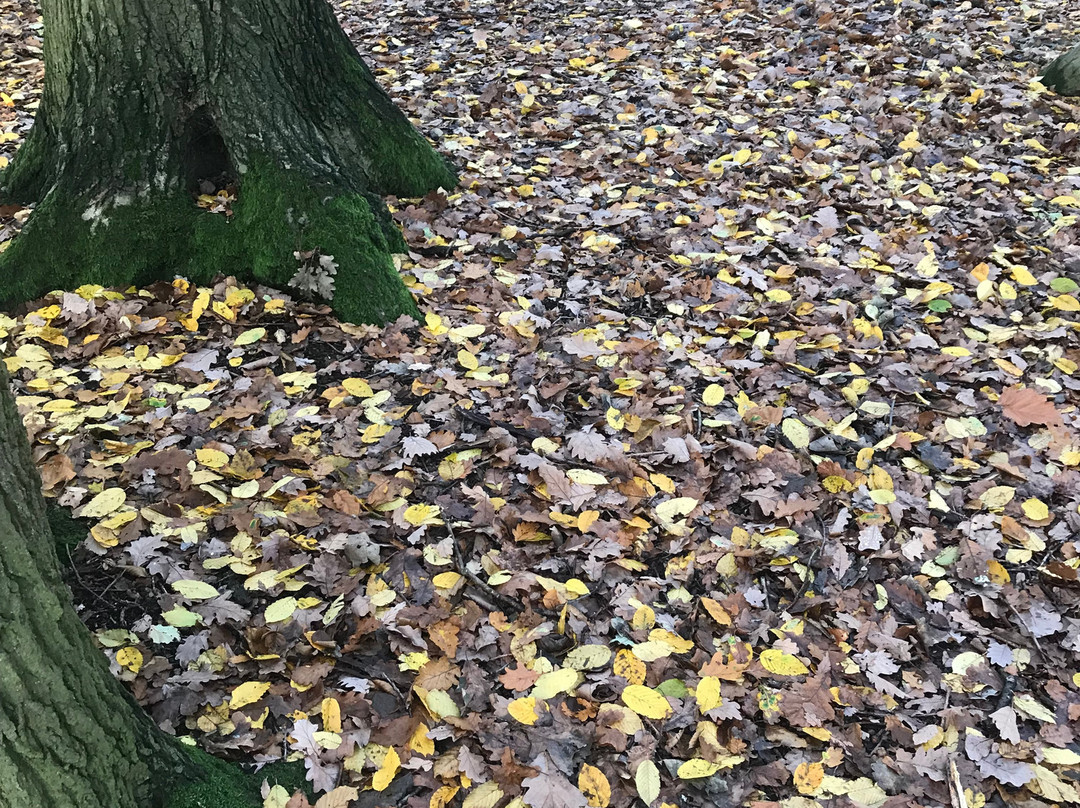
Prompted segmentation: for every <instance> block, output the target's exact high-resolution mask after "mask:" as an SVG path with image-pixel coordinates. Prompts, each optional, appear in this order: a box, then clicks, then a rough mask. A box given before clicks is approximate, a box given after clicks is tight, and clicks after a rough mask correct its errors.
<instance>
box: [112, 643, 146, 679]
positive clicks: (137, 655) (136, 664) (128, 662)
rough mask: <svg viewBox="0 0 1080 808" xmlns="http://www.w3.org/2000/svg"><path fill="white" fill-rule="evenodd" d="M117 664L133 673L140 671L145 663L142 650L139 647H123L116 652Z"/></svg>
mask: <svg viewBox="0 0 1080 808" xmlns="http://www.w3.org/2000/svg"><path fill="white" fill-rule="evenodd" d="M116 664H117V665H120V666H121V667H123V668H127V669H128V670H129V671H131V672H132V673H138V672H139V668H141V667H142V664H143V655H142V651H140V650H139V649H138V648H130V647H129V648H121V649H120V650H119V651H117V652H116Z"/></svg>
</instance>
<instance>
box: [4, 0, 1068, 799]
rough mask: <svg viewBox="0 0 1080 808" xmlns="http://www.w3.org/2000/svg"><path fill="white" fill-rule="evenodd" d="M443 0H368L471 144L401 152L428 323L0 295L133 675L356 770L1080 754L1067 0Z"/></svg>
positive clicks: (487, 780)
mask: <svg viewBox="0 0 1080 808" xmlns="http://www.w3.org/2000/svg"><path fill="white" fill-rule="evenodd" d="M436 5H437V4H436ZM435 7H436V6H435V5H428V6H425V5H422V4H417V3H411V2H404V0H384V1H383V2H380V3H378V4H357V3H348V2H346V3H342V4H341V7H340V9H339V10H340V13H341V18H342V21H343V24H344V25H345V26H346V28H347V29H348V30H349V31H350V33H351V34H352V35H353V36H354V38H355V40H356V42H357V44H358V47H359V48H360V50H361V51H362V52H363V53H364V54H365V55H366V56H367V57H368V58H369V60H370V62H371V64H372V65H373V67H375V68H376V69H377V71H378V74H379V76H380V77H381V79H382V80H383V81H384V83H385V85H386V86H387V87H388V88H389V89H390V91H391V92H392V93H393V94H394V96H395V98H396V99H397V100H398V102H399V103H400V104H402V105H403V106H404V107H406V108H407V109H408V110H409V112H410V114H411V115H412V116H413V117H414V119H415V120H416V121H417V122H418V124H419V125H420V127H421V128H422V130H423V131H424V132H425V133H426V134H428V135H429V136H431V137H432V138H433V139H434V140H435V141H436V142H437V143H438V144H439V146H440V148H441V149H442V150H443V151H444V153H446V154H448V155H450V156H451V158H452V159H453V160H455V161H456V162H457V163H458V165H459V167H460V169H461V176H462V184H461V187H460V188H459V189H457V190H455V191H452V192H450V193H448V194H435V195H432V196H430V197H428V198H426V199H424V200H412V201H396V202H394V207H395V215H396V217H397V218H398V220H399V221H400V223H401V224H402V226H403V228H404V230H405V233H406V235H407V238H408V241H409V244H410V245H411V247H412V252H411V253H410V254H409V255H408V256H406V257H404V258H403V261H402V272H403V274H404V275H405V277H406V278H407V280H408V282H409V284H410V286H411V288H412V289H413V290H414V292H415V293H416V295H417V297H418V300H419V301H420V304H421V307H422V309H423V310H424V311H425V312H426V315H425V319H424V321H423V322H422V323H415V322H412V321H401V322H399V323H397V324H395V325H392V326H390V327H388V328H386V329H382V330H379V329H374V328H363V327H353V326H346V325H341V324H339V323H338V322H337V321H335V319H334V318H333V317H332V316H330V315H329V314H328V313H327V312H326V311H325V310H324V309H320V308H317V307H312V306H308V305H303V304H299V303H296V302H293V301H292V300H290V299H288V297H287V296H284V295H282V294H281V293H279V292H274V291H271V290H266V289H247V288H243V287H240V286H238V285H237V284H235V283H234V282H232V281H230V280H228V279H223V280H222V281H221V282H220V283H218V284H217V285H216V286H214V287H213V288H194V287H192V286H190V285H188V284H187V283H186V282H184V281H182V280H177V281H176V282H175V283H173V284H171V285H170V284H161V285H159V286H156V287H153V288H150V289H143V290H127V291H119V292H118V291H109V290H103V289H100V288H83V289H80V290H74V291H68V292H66V293H63V294H57V295H54V296H52V297H50V298H47V299H45V300H43V301H41V302H40V303H38V304H35V305H34V306H33V307H31V308H33V311H30V312H29V313H22V314H18V315H17V316H11V317H7V316H0V346H3V347H4V348H5V350H6V354H7V359H6V362H7V365H8V367H9V369H10V370H11V371H12V374H13V377H14V381H15V385H16V390H17V393H18V397H19V398H18V400H19V404H20V407H21V409H22V411H23V413H24V414H25V418H26V424H27V428H28V430H29V432H30V435H31V437H32V439H33V442H34V451H35V456H36V458H37V461H38V463H39V465H40V468H41V473H42V477H43V481H44V486H45V490H46V493H47V495H48V496H50V497H52V498H54V499H55V501H56V502H57V503H59V504H61V505H64V506H67V507H69V508H71V509H73V510H74V512H75V514H76V515H77V516H78V517H80V518H81V519H82V520H84V523H85V524H86V525H87V526H88V528H89V530H90V538H89V539H88V540H87V541H86V542H85V543H84V545H83V546H82V548H81V549H77V550H75V551H73V552H72V558H73V560H74V565H73V569H72V570H71V572H70V574H69V578H70V581H71V585H72V588H73V590H74V592H75V595H76V598H77V601H78V603H79V604H80V608H81V611H82V614H83V615H84V618H85V619H86V620H87V622H88V624H89V625H90V626H91V628H92V629H94V630H95V632H96V636H97V638H98V639H99V641H100V642H101V644H102V646H103V648H104V650H105V653H107V654H108V656H109V657H110V659H111V660H112V663H113V668H114V670H115V671H116V673H117V675H119V676H120V677H121V678H122V679H124V680H125V681H127V682H128V683H129V685H130V687H131V688H132V690H133V692H134V693H135V695H136V697H137V698H138V699H139V700H140V702H141V703H143V704H144V705H146V707H147V709H148V710H149V711H150V712H151V713H152V715H153V716H154V717H155V718H156V720H157V721H158V722H159V723H160V724H161V725H162V726H163V727H166V728H168V729H170V730H171V731H174V732H176V733H178V734H181V735H187V736H192V737H194V738H195V739H197V740H198V742H199V743H200V744H201V745H203V746H204V747H205V748H207V749H209V750H210V751H212V752H214V753H215V754H217V755H220V756H224V757H228V758H233V759H255V760H261V761H266V760H276V759H279V758H281V757H282V756H294V757H297V756H298V757H303V758H304V759H305V760H306V763H307V766H308V771H309V776H310V778H311V779H312V780H313V781H314V783H315V785H316V786H317V787H318V788H319V789H324V790H329V789H333V788H335V787H342V786H344V787H349V788H357V789H360V790H361V792H363V793H361V795H360V797H359V801H358V802H357V804H358V805H359V804H362V805H378V804H387V805H409V806H414V808H420V807H421V806H431V808H439V807H440V806H464V808H496V806H499V807H501V806H530V808H547V807H551V808H555V806H560V807H561V806H566V807H570V806H585V805H591V806H608V805H611V806H629V805H635V804H637V805H640V804H642V803H644V804H646V805H650V806H661V805H672V806H674V805H678V806H707V805H741V804H747V803H754V804H756V805H758V806H762V807H764V806H772V805H776V804H781V805H783V806H785V808H812V807H813V806H818V805H820V806H825V805H829V806H843V805H855V806H864V807H865V808H879V807H880V806H889V808H900V806H907V805H911V806H916V805H927V806H939V805H952V806H957V808H960V807H961V806H962V807H963V808H981V806H983V805H984V804H986V803H992V804H994V805H1002V804H1010V805H1013V804H1015V805H1024V806H1039V805H1064V804H1067V803H1080V788H1078V780H1080V743H1078V742H1080V738H1078V737H1077V733H1076V727H1077V726H1078V721H1080V675H1078V671H1080V609H1078V602H1080V586H1078V572H1077V570H1078V566H1080V543H1078V542H1077V540H1076V535H1077V530H1078V529H1080V515H1078V512H1077V508H1078V505H1080V437H1078V435H1077V426H1078V411H1077V396H1076V392H1075V391H1076V390H1077V388H1078V386H1080V376H1078V365H1080V344H1078V339H1077V330H1078V327H1080V294H1078V291H1077V290H1078V284H1077V280H1078V279H1080V244H1078V239H1077V233H1078V229H1077V217H1078V214H1080V160H1078V159H1077V157H1078V143H1080V129H1078V126H1077V123H1076V112H1077V107H1076V106H1075V105H1073V104H1071V103H1069V102H1067V101H1066V100H1063V99H1060V98H1056V97H1054V96H1053V95H1050V94H1048V93H1047V92H1045V90H1043V89H1042V88H1041V86H1040V85H1038V84H1033V83H1031V79H1032V77H1033V75H1034V73H1035V71H1036V68H1037V67H1038V66H1040V65H1042V64H1045V63H1046V62H1047V61H1049V59H1050V58H1051V57H1052V56H1053V55H1054V54H1055V53H1056V52H1058V51H1060V50H1063V49H1064V48H1065V47H1066V46H1068V45H1069V44H1071V43H1072V42H1074V41H1075V40H1076V38H1077V34H1078V33H1080V32H1078V31H1077V30H1076V25H1077V19H1076V17H1073V18H1072V22H1071V25H1072V26H1073V27H1072V28H1070V27H1069V25H1070V23H1069V18H1068V16H1067V15H1065V14H1063V13H1062V7H1061V5H1060V4H1057V3H1051V2H1048V1H1038V2H1035V1H1032V2H1028V3H1026V4H1016V3H1011V2H1008V3H1001V4H997V3H995V2H993V0H978V1H977V2H964V3H962V4H945V5H938V4H933V3H932V4H928V5H926V4H922V3H919V2H912V0H901V1H900V2H896V3H894V2H860V1H859V0H852V2H844V3H839V2H838V3H829V2H817V3H806V4H803V3H800V4H797V5H794V6H785V5H783V4H781V3H777V2H771V0H761V2H748V1H744V2H737V1H736V0H718V1H717V2H712V3H708V2H700V3H695V2H691V0H677V2H666V3H658V4H650V5H648V6H647V7H645V6H638V5H635V4H630V3H621V2H618V0H600V2H597V3H595V4H594V5H591V6H588V7H583V8H582V9H581V10H580V11H577V12H574V13H570V9H568V8H567V7H565V6H564V5H562V4H555V3H547V2H540V1H535V2H525V1H524V0H515V1H514V2H506V1H505V0H499V2H490V1H487V0H485V1H484V2H473V3H470V4H460V5H458V6H455V7H453V8H447V9H444V10H441V11H434V10H433V9H434V8H435ZM0 32H2V33H3V35H4V37H5V38H6V39H5V42H6V44H5V45H4V50H3V53H2V54H0V57H2V61H0V63H2V64H3V66H4V71H5V73H4V75H5V81H6V82H7V84H6V87H5V86H0V89H2V90H3V93H2V94H0V102H2V103H3V106H0V121H2V122H3V129H4V131H3V133H0V149H7V150H8V151H7V152H5V154H8V155H9V156H10V153H11V151H12V150H13V149H14V146H15V145H16V144H17V142H18V140H19V138H20V137H21V135H22V134H23V133H24V132H25V128H26V127H27V126H28V125H29V123H30V121H31V118H32V113H33V107H34V101H35V98H36V93H37V92H38V90H37V87H39V86H40V85H39V71H40V63H39V62H38V59H39V57H40V51H39V50H38V46H39V44H40V43H39V42H36V40H35V37H36V36H37V35H38V26H37V23H36V17H35V15H34V13H33V11H32V10H31V9H29V8H20V7H19V6H18V5H17V4H16V3H15V2H14V0H2V2H0ZM8 76H11V78H7V77H8ZM241 193H242V190H241ZM3 213H5V215H8V216H10V217H12V218H9V219H7V220H5V221H6V222H8V223H9V230H11V231H13V230H14V229H16V227H17V223H18V220H19V217H21V216H24V215H25V212H16V211H10V210H8V211H3ZM207 215H212V214H207ZM352 793H353V792H351V791H348V790H346V791H339V792H337V794H338V796H340V797H347V796H349V795H350V794H352ZM274 800H276V802H275V801H274ZM638 800H640V802H638ZM267 804H268V805H275V806H280V805H283V804H284V795H282V794H270V795H269V796H268V803H267Z"/></svg>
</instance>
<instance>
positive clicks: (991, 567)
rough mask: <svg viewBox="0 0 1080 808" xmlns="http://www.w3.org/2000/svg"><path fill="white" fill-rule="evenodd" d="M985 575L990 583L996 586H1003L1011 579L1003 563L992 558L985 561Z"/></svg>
mask: <svg viewBox="0 0 1080 808" xmlns="http://www.w3.org/2000/svg"><path fill="white" fill-rule="evenodd" d="M986 577H987V578H989V579H990V583H992V584H997V585H998V586H1004V585H1005V584H1007V583H1009V581H1011V580H1012V576H1010V575H1009V571H1008V570H1007V569H1005V565H1004V564H1002V563H1001V562H1000V561H997V560H995V559H993V558H991V559H989V560H987V562H986Z"/></svg>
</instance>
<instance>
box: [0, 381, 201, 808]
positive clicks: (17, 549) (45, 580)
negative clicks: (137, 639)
mask: <svg viewBox="0 0 1080 808" xmlns="http://www.w3.org/2000/svg"><path fill="white" fill-rule="evenodd" d="M0 446H2V447H3V450H2V451H0V808H41V806H49V808H86V806H91V805H102V806H104V805H110V806H118V807H119V806H123V808H145V806H148V805H151V804H153V803H154V799H153V796H152V793H151V792H152V791H153V790H154V788H155V784H162V783H175V782H178V781H181V780H184V779H188V778H190V777H191V775H192V773H193V764H192V761H191V759H190V758H189V757H188V756H187V755H186V754H185V753H184V752H183V751H182V750H181V749H180V747H179V745H178V743H177V742H176V741H175V739H172V738H170V737H169V736H167V735H165V734H164V733H162V732H161V731H159V730H158V729H157V728H156V727H155V726H153V724H152V723H151V721H150V719H149V718H148V717H147V716H146V715H145V714H144V713H143V712H142V711H141V710H140V709H139V707H138V705H136V704H135V703H134V701H133V700H132V699H131V698H130V697H129V696H128V694H127V693H126V692H125V691H124V690H123V689H122V687H121V685H120V683H119V682H117V681H116V680H115V679H114V678H113V677H112V676H111V674H110V673H109V669H108V666H107V664H106V661H105V658H104V656H103V655H102V653H101V652H100V651H98V650H97V648H95V647H94V644H93V641H92V640H91V638H90V634H89V632H88V631H87V630H86V628H85V627H84V626H83V625H82V623H80V622H79V618H78V617H77V616H76V614H75V611H74V610H73V609H72V607H71V604H70V599H69V596H68V592H67V590H66V588H65V587H64V585H63V583H62V581H61V579H60V572H59V564H58V562H57V559H56V553H55V550H54V549H53V542H52V536H51V535H50V533H49V528H48V523H47V522H46V520H45V506H44V502H43V500H42V497H41V493H40V483H39V481H38V475H37V471H36V469H35V468H34V465H33V461H32V459H31V457H30V450H29V446H28V445H27V441H26V431H25V429H24V428H23V424H22V421H21V419H20V418H19V414H18V412H17V411H16V409H15V403H14V401H13V399H12V397H11V394H10V393H9V392H8V379H7V373H6V371H5V370H4V367H3V362H0Z"/></svg>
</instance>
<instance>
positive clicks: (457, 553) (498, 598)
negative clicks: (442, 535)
mask: <svg viewBox="0 0 1080 808" xmlns="http://www.w3.org/2000/svg"><path fill="white" fill-rule="evenodd" d="M446 532H447V533H449V534H450V543H451V544H452V545H453V548H454V566H455V567H457V571H458V572H459V573H460V574H461V575H464V576H465V578H466V580H468V582H469V583H470V584H472V585H473V586H475V587H476V588H477V589H479V590H480V592H481V593H482V594H483V595H484V596H485V598H486V599H487V600H488V601H491V603H496V604H498V605H499V607H500V608H502V609H506V610H508V611H512V612H514V613H518V612H523V611H524V610H525V607H524V606H523V605H522V604H521V603H518V602H517V601H516V600H513V599H512V598H508V597H507V596H506V595H504V594H502V593H501V592H499V591H497V590H496V589H495V588H494V587H492V586H491V584H489V583H488V582H487V581H485V580H484V579H482V578H481V577H480V576H479V575H477V574H476V573H475V572H473V571H472V570H471V569H469V565H468V564H466V563H465V554H464V553H463V552H462V550H461V544H460V542H458V539H457V535H456V534H455V533H454V528H452V527H451V526H450V520H449V519H447V520H446ZM470 597H471V599H472V600H476V602H477V603H479V604H480V605H481V606H483V607H484V608H490V606H491V603H485V602H482V601H481V600H478V599H477V598H474V597H472V596H470Z"/></svg>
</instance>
